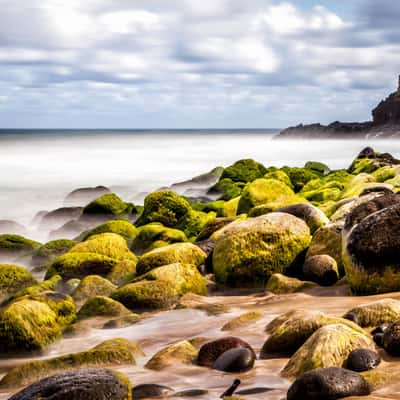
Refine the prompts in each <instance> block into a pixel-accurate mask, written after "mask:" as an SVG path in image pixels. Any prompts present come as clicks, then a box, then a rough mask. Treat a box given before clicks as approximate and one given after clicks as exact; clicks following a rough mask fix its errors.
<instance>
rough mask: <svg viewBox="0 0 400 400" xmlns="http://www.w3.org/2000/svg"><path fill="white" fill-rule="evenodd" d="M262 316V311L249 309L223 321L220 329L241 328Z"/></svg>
mask: <svg viewBox="0 0 400 400" xmlns="http://www.w3.org/2000/svg"><path fill="white" fill-rule="evenodd" d="M262 317H263V313H262V312H260V311H250V312H247V313H244V314H241V315H239V316H238V317H235V318H233V319H231V320H230V321H228V322H227V323H225V324H224V325H223V327H222V328H221V331H233V330H235V329H241V328H243V327H246V326H247V325H251V324H252V323H254V322H256V321H258V320H259V319H261V318H262Z"/></svg>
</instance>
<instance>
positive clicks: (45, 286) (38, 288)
mask: <svg viewBox="0 0 400 400" xmlns="http://www.w3.org/2000/svg"><path fill="white" fill-rule="evenodd" d="M61 284H62V278H61V276H60V275H54V276H53V277H51V278H50V279H47V280H45V281H42V282H40V283H37V284H35V285H32V286H28V287H26V288H24V289H21V290H18V292H16V293H14V294H13V295H12V297H11V298H10V299H9V300H10V301H12V300H15V299H18V298H20V297H23V296H28V295H36V294H40V293H43V292H47V291H49V290H52V291H57V288H58V287H59V286H60V285H61Z"/></svg>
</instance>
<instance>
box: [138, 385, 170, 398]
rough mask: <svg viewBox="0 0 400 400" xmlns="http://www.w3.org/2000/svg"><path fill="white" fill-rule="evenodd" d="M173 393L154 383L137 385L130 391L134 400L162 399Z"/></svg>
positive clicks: (167, 388) (166, 387) (165, 387)
mask: <svg viewBox="0 0 400 400" xmlns="http://www.w3.org/2000/svg"><path fill="white" fill-rule="evenodd" d="M173 393H174V389H171V388H170V387H168V386H164V385H158V384H156V383H145V384H143V385H137V386H135V387H134V388H133V389H132V394H133V398H134V399H135V400H139V399H148V398H151V399H153V398H159V397H162V398H164V397H167V396H169V395H171V394H173Z"/></svg>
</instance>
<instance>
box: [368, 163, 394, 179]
mask: <svg viewBox="0 0 400 400" xmlns="http://www.w3.org/2000/svg"><path fill="white" fill-rule="evenodd" d="M371 175H372V176H373V177H374V178H375V179H376V181H377V182H385V181H387V180H388V179H392V178H394V177H395V176H396V168H395V167H390V166H388V165H387V166H385V167H381V168H379V169H377V170H376V171H374V172H372V174H371Z"/></svg>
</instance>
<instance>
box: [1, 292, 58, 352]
mask: <svg viewBox="0 0 400 400" xmlns="http://www.w3.org/2000/svg"><path fill="white" fill-rule="evenodd" d="M60 335H61V328H60V325H59V324H58V323H57V315H56V313H55V312H54V311H53V310H52V309H51V308H50V307H49V306H48V305H47V304H46V303H43V302H40V301H34V300H29V299H22V300H19V301H16V302H14V303H11V304H10V305H9V306H7V307H6V308H4V309H3V310H1V311H0V354H10V353H23V352H29V351H37V350H43V349H44V348H45V347H46V346H47V345H48V344H50V343H52V342H53V341H54V340H56V339H57V338H58V337H59V336H60Z"/></svg>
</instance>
